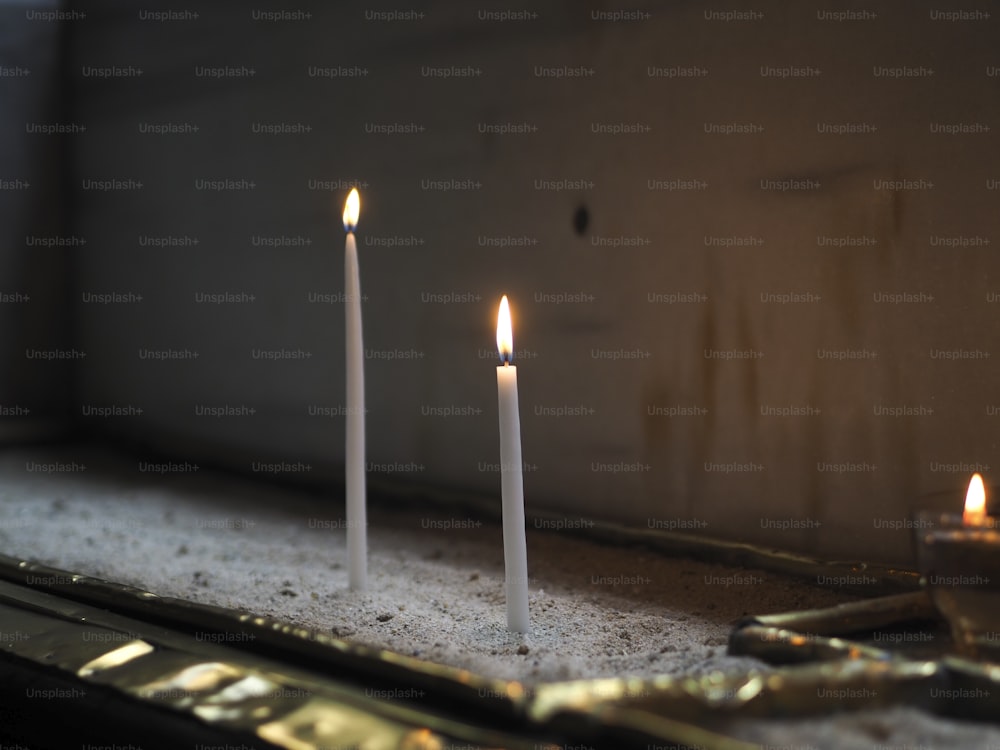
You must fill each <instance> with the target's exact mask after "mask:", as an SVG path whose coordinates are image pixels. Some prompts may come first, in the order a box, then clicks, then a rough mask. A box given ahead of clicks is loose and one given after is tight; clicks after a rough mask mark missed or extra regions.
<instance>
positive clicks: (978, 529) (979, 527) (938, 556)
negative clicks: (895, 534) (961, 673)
mask: <svg viewBox="0 0 1000 750" xmlns="http://www.w3.org/2000/svg"><path fill="white" fill-rule="evenodd" d="M914 542H915V546H916V552H917V569H918V570H919V572H920V575H921V583H922V585H924V586H925V587H926V588H927V590H928V592H929V593H930V596H931V600H932V601H933V602H934V606H935V607H936V608H937V610H938V612H940V613H941V615H942V616H944V618H945V619H946V620H947V621H948V624H949V625H950V627H951V634H952V638H953V639H954V642H955V646H956V648H957V650H958V651H959V652H960V653H961V654H962V655H964V656H968V657H972V658H976V659H984V658H985V659H990V660H1000V523H998V519H997V518H995V517H992V516H987V517H986V518H985V520H984V521H983V522H982V523H978V524H975V525H970V524H966V523H964V522H963V520H962V516H961V514H958V513H940V512H933V511H919V512H918V513H917V514H916V518H915V522H914Z"/></svg>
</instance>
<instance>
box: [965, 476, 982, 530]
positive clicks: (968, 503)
mask: <svg viewBox="0 0 1000 750" xmlns="http://www.w3.org/2000/svg"><path fill="white" fill-rule="evenodd" d="M985 520H986V488H985V487H984V486H983V478H982V476H981V475H979V474H973V475H972V479H970V480H969V491H968V492H966V493H965V512H964V513H962V523H966V524H970V525H975V524H981V523H983V522H984V521H985Z"/></svg>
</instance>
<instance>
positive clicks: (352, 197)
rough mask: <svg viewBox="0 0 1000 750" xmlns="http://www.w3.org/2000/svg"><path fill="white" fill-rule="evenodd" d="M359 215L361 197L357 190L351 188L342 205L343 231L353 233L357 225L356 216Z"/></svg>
mask: <svg viewBox="0 0 1000 750" xmlns="http://www.w3.org/2000/svg"><path fill="white" fill-rule="evenodd" d="M360 213H361V196H360V195H358V189H357V188H351V192H350V193H348V195H347V202H346V203H344V231H345V232H353V231H354V228H355V227H357V225H358V215H359V214H360Z"/></svg>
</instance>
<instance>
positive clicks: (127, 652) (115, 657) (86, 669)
mask: <svg viewBox="0 0 1000 750" xmlns="http://www.w3.org/2000/svg"><path fill="white" fill-rule="evenodd" d="M152 651H153V647H152V646H151V645H150V644H148V643H146V642H145V641H132V642H131V643H126V644H125V645H124V646H120V647H118V648H116V649H115V650H114V651H109V652H108V653H106V654H103V655H101V656H98V657H97V658H96V659H91V660H90V661H88V662H87V663H86V664H84V665H83V666H82V667H80V669H78V670H77V674H78V675H79V676H80V677H90V676H92V675H95V674H97V673H98V672H103V671H104V670H107V669H115V668H116V667H120V666H121V665H123V664H128V663H129V662H130V661H132V660H133V659H138V658H139V657H140V656H145V655H146V654H149V653H152Z"/></svg>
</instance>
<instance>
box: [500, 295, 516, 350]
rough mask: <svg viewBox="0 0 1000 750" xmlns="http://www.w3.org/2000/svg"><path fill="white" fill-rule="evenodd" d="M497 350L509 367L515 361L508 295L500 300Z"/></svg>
mask: <svg viewBox="0 0 1000 750" xmlns="http://www.w3.org/2000/svg"><path fill="white" fill-rule="evenodd" d="M497 350H498V351H499V352H500V361H501V362H503V363H504V364H505V365H509V364H510V362H511V360H512V359H514V333H513V331H512V329H511V324H510V303H509V302H507V295H506V294H505V295H504V296H503V297H502V298H501V299H500V312H498V313H497Z"/></svg>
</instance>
